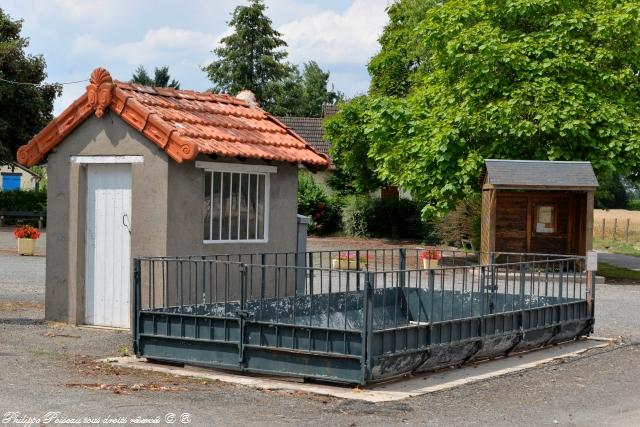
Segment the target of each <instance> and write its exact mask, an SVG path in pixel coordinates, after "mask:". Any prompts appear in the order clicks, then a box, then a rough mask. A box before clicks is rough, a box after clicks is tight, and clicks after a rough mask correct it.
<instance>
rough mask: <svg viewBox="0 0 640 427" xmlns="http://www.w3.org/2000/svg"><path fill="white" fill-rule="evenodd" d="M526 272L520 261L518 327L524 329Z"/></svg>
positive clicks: (524, 265)
mask: <svg viewBox="0 0 640 427" xmlns="http://www.w3.org/2000/svg"><path fill="white" fill-rule="evenodd" d="M526 273H527V267H526V264H524V263H522V264H521V265H520V329H524V289H525V275H526Z"/></svg>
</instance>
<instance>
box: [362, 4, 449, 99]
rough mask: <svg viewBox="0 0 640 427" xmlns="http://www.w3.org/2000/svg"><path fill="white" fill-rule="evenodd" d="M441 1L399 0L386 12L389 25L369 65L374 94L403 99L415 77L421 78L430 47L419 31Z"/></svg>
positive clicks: (371, 87) (371, 90)
mask: <svg viewBox="0 0 640 427" xmlns="http://www.w3.org/2000/svg"><path fill="white" fill-rule="evenodd" d="M439 3H440V0H399V1H397V2H395V3H393V4H392V5H391V6H389V8H388V9H387V14H388V15H389V23H388V24H387V25H386V27H385V29H384V31H383V33H382V35H381V36H380V39H379V40H378V41H379V42H380V46H381V49H380V52H378V53H377V54H376V55H374V56H373V57H372V58H371V60H370V61H369V64H368V67H367V68H368V70H369V74H370V75H371V86H370V88H369V91H370V93H371V94H375V95H384V96H404V95H406V94H407V92H409V89H410V87H411V84H412V83H414V79H413V77H414V76H417V77H418V78H419V77H420V75H422V71H423V70H422V65H423V64H424V63H425V59H426V54H427V52H428V50H427V45H426V44H425V43H423V41H422V40H421V39H420V38H419V37H416V34H415V32H416V28H417V27H418V24H420V22H421V21H422V20H423V19H424V17H425V14H426V13H427V10H429V9H430V8H432V7H433V6H435V5H437V4H439Z"/></svg>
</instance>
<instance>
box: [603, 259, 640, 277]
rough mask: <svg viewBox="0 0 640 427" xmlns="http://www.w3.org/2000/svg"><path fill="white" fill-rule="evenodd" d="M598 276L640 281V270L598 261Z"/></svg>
mask: <svg viewBox="0 0 640 427" xmlns="http://www.w3.org/2000/svg"><path fill="white" fill-rule="evenodd" d="M597 274H598V275H599V276H604V277H606V278H607V279H627V280H637V281H640V271H635V270H630V269H628V268H622V267H616V266H615V265H611V264H609V263H607V262H602V261H600V262H599V263H598V273H597Z"/></svg>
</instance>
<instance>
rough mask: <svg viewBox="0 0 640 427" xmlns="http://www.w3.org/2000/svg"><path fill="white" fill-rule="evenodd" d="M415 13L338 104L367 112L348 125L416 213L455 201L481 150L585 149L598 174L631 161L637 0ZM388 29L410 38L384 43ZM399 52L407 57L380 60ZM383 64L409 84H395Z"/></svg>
mask: <svg viewBox="0 0 640 427" xmlns="http://www.w3.org/2000/svg"><path fill="white" fill-rule="evenodd" d="M413 3H415V2H414V1H412V0H400V1H399V2H398V3H397V4H396V5H394V7H392V8H391V9H390V13H391V12H392V11H400V10H402V8H403V7H409V8H411V7H414V8H415V7H416V6H415V4H413ZM416 4H417V3H416ZM418 12H419V13H418ZM416 15H417V16H419V17H420V19H419V22H417V23H414V22H413V20H411V19H405V20H404V21H403V20H397V21H394V20H393V19H392V20H391V23H390V24H389V26H387V28H386V29H385V32H384V34H383V36H382V38H381V40H382V41H383V52H381V54H379V55H377V56H376V57H375V58H374V59H373V60H372V62H371V64H370V67H369V69H370V72H372V80H373V81H374V82H376V83H375V85H373V86H372V90H371V92H370V94H369V97H368V98H367V99H366V102H363V101H362V100H359V101H357V104H355V105H354V108H356V109H357V110H358V111H357V113H356V112H350V111H349V109H345V108H343V109H342V111H343V112H344V113H343V112H340V113H339V115H341V114H345V115H346V114H357V115H358V116H360V117H365V119H366V120H364V122H363V128H362V129H361V130H359V131H357V132H356V131H355V130H353V129H347V130H345V132H350V133H353V134H358V133H363V134H365V135H366V136H367V138H368V140H369V144H368V146H367V150H361V151H366V160H367V161H371V160H373V164H374V166H373V169H374V172H375V173H376V175H377V176H378V177H379V178H380V179H381V180H383V181H385V182H388V183H394V184H397V185H400V186H401V187H403V188H405V189H407V190H409V191H411V193H412V194H413V196H414V197H416V198H417V199H418V200H420V201H422V202H423V203H424V205H425V208H424V209H423V215H425V216H432V215H435V214H437V213H439V212H443V211H446V210H449V209H451V208H452V207H453V206H454V205H455V202H456V200H458V199H459V198H461V197H462V196H463V195H464V194H465V193H466V192H467V191H469V190H470V189H472V188H473V187H474V186H475V185H476V180H477V178H478V176H479V172H480V168H481V165H482V160H483V159H485V158H512V159H550V160H590V161H591V162H592V163H593V165H594V167H595V169H596V171H597V172H598V173H599V174H602V173H605V172H607V171H617V172H618V173H625V174H626V173H630V172H631V171H633V170H635V169H637V168H638V166H639V163H640V81H639V78H638V75H639V74H638V72H639V70H640V4H638V3H637V2H631V1H628V2H625V1H609V0H514V1H505V0H450V1H446V2H443V3H441V4H439V5H437V6H431V7H428V8H427V9H426V10H425V11H424V13H423V12H422V9H421V10H420V11H416ZM407 16H410V14H409V15H407ZM392 18H393V17H392ZM404 22H406V25H405V24H404ZM412 37H413V39H412ZM395 38H399V39H401V40H413V41H407V42H406V43H404V44H402V45H400V46H398V45H397V44H396V43H386V44H385V43H384V40H394V39H395ZM414 47H416V48H414ZM404 49H408V51H405V50H404ZM416 49H417V50H416ZM416 52H417V54H416ZM394 55H397V57H398V58H403V57H404V58H405V59H407V61H405V62H402V61H400V62H399V63H400V64H401V65H402V66H399V67H391V68H387V67H379V66H378V62H380V61H382V60H381V58H383V57H385V56H386V57H389V58H394V57H395V56H394ZM407 56H408V58H407ZM379 60H380V61H379ZM382 62H384V61H382ZM389 63H392V62H389ZM403 64H404V65H403ZM406 64H409V65H406ZM403 67H404V68H403ZM390 69H391V70H392V71H395V70H396V69H400V70H401V71H402V73H403V74H402V73H401V74H402V75H404V76H406V78H405V80H404V81H405V82H407V83H406V85H405V86H406V87H407V88H406V89H402V88H401V89H402V90H398V89H396V88H393V87H392V81H391V79H390V78H387V77H386V76H387V75H391V72H390V71H389V70H390ZM336 120H339V118H337V119H336ZM334 137H339V135H336V136H334ZM345 138H346V136H345ZM336 154H338V157H339V156H340V155H341V153H336Z"/></svg>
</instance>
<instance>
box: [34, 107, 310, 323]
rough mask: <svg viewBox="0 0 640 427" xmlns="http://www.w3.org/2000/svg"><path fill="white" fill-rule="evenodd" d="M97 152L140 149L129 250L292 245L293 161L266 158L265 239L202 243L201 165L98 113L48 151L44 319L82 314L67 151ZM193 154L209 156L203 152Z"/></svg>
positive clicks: (77, 227) (78, 238) (77, 217)
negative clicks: (176, 157) (179, 159)
mask: <svg viewBox="0 0 640 427" xmlns="http://www.w3.org/2000/svg"><path fill="white" fill-rule="evenodd" d="M98 155H106V156H114V155H137V156H143V157H144V161H143V163H139V164H133V165H132V166H131V168H132V215H131V223H132V227H131V228H132V233H131V255H132V257H135V256H164V255H168V256H184V255H204V254H220V253H251V252H293V251H295V246H296V204H297V185H298V180H297V173H298V167H297V166H295V165H290V164H288V163H279V162H274V163H272V164H271V165H272V166H276V167H277V168H278V172H277V173H276V174H272V175H271V178H270V180H271V183H270V184H271V185H270V216H269V240H268V242H266V243H236V244H204V243H203V221H204V218H203V212H202V209H201V207H202V202H203V198H204V171H203V169H199V168H196V167H195V162H189V163H185V164H178V163H176V162H174V161H173V160H171V159H169V158H168V157H167V155H166V154H165V153H164V152H163V151H162V150H160V149H159V148H158V147H157V146H155V145H154V144H153V143H151V142H150V141H148V140H147V139H146V138H145V137H144V136H143V135H141V134H140V133H139V132H138V131H136V130H135V129H133V128H131V127H130V126H129V125H127V124H126V123H124V122H123V121H122V120H121V119H120V118H119V117H117V116H116V115H114V114H112V113H110V112H107V113H106V114H105V116H104V117H102V118H100V119H98V118H95V117H91V118H89V119H88V120H87V121H85V122H84V123H83V124H82V125H80V126H79V127H78V128H77V129H76V130H75V131H74V132H73V133H72V134H70V135H69V136H68V137H67V138H66V139H65V140H64V141H63V142H62V143H61V144H60V145H59V146H58V147H57V148H56V149H55V150H54V151H53V152H51V153H50V154H49V156H48V175H49V184H48V195H47V204H48V208H47V223H48V228H47V273H46V282H47V283H46V308H45V317H46V318H47V319H50V320H58V321H65V322H70V323H83V320H84V260H85V254H84V238H85V236H84V228H85V219H84V216H85V204H86V196H85V194H86V178H85V175H86V167H85V166H82V165H79V164H76V163H71V156H98ZM198 160H204V161H212V160H211V159H209V158H208V157H207V156H200V158H199V159H198ZM217 161H221V162H225V163H234V162H238V160H235V159H218V160H217ZM242 163H243V164H265V163H264V162H259V161H246V162H242ZM156 291H157V292H158V291H159V290H156ZM145 294H146V290H144V289H143V295H145Z"/></svg>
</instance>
